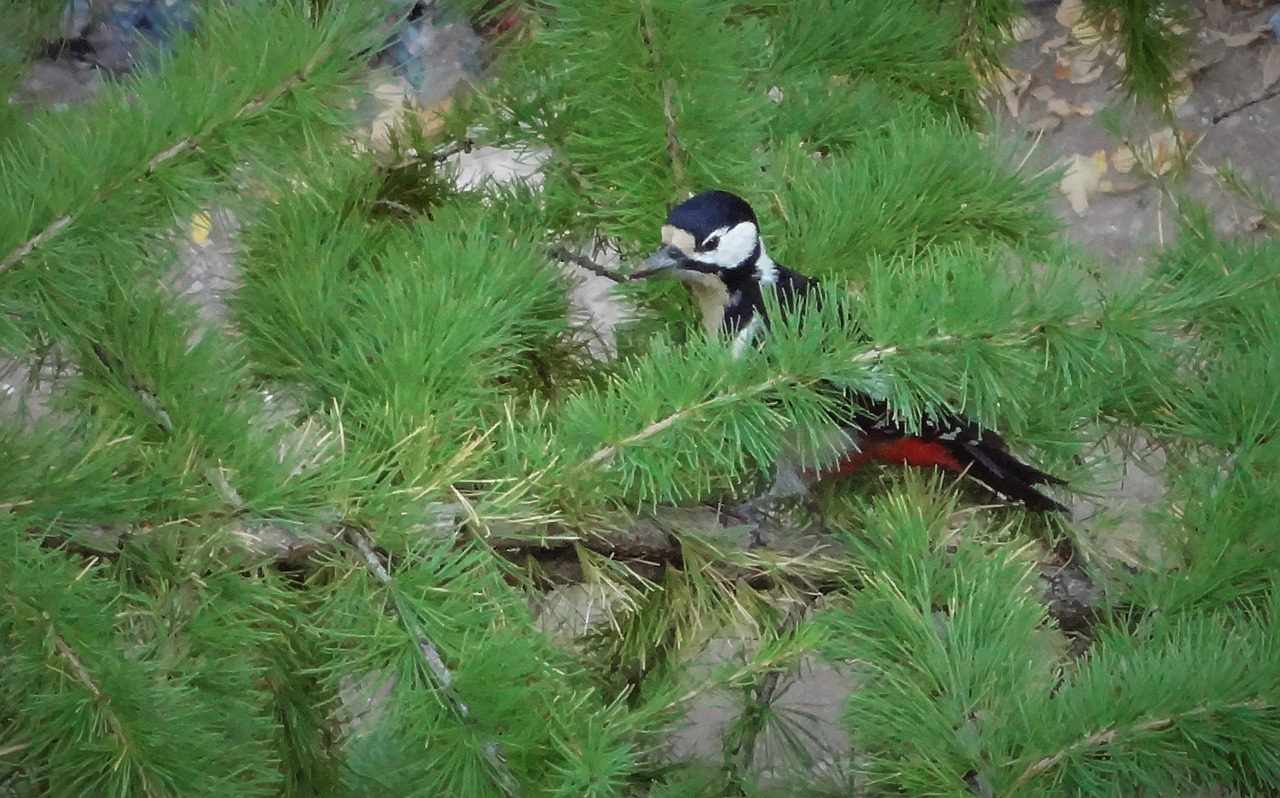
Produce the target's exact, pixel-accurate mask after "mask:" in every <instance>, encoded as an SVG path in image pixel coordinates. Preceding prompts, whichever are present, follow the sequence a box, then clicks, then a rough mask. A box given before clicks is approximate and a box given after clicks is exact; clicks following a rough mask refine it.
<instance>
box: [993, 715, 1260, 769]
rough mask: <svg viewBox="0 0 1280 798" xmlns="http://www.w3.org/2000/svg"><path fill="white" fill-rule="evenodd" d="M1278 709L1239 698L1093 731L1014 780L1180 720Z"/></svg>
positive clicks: (1163, 728) (1031, 765)
mask: <svg viewBox="0 0 1280 798" xmlns="http://www.w3.org/2000/svg"><path fill="white" fill-rule="evenodd" d="M1275 708H1276V706H1275V705H1274V704H1271V703H1269V702H1267V701H1262V700H1253V701H1237V702H1234V703H1230V704H1224V705H1221V706H1202V707H1197V708H1195V709H1192V710H1188V711H1186V712H1179V713H1177V714H1174V715H1168V716H1165V717H1162V718H1152V719H1151V720H1145V721H1141V722H1139V723H1133V724H1130V725H1128V726H1123V727H1112V728H1109V729H1103V730H1101V731H1097V732H1094V733H1093V734H1090V735H1088V736H1087V737H1084V738H1082V739H1080V740H1077V741H1076V742H1074V743H1071V744H1070V745H1067V746H1065V747H1064V748H1060V749H1059V750H1057V751H1055V752H1054V753H1053V754H1050V755H1049V756H1046V757H1043V758H1041V759H1038V760H1036V761H1035V762H1032V763H1031V764H1030V765H1028V766H1027V767H1026V768H1025V769H1024V770H1023V771H1022V773H1020V774H1019V775H1018V778H1017V779H1015V780H1014V782H1013V786H1014V788H1015V789H1017V788H1019V787H1023V786H1025V785H1026V784H1027V783H1028V782H1030V781H1032V780H1033V779H1035V778H1037V777H1038V776H1042V775H1044V774H1045V773H1046V772H1048V771H1050V770H1052V769H1053V768H1055V767H1057V766H1058V765H1060V764H1062V762H1063V761H1064V760H1066V759H1067V758H1069V757H1071V756H1074V755H1076V754H1078V753H1080V752H1082V751H1088V750H1089V749H1093V748H1101V747H1102V746H1105V745H1109V744H1110V743H1112V742H1114V741H1116V740H1122V741H1123V740H1124V739H1125V738H1127V737H1133V736H1137V735H1140V734H1143V733H1144V732H1153V731H1163V730H1165V729H1169V728H1172V727H1173V725H1174V724H1176V723H1178V722H1179V721H1183V720H1194V719H1197V718H1202V717H1204V716H1206V715H1213V714H1216V713H1219V712H1230V711H1232V710H1238V709H1247V710H1255V711H1258V712H1264V711H1267V710H1272V709H1275Z"/></svg>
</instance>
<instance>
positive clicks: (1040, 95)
mask: <svg viewBox="0 0 1280 798" xmlns="http://www.w3.org/2000/svg"><path fill="white" fill-rule="evenodd" d="M1031 96H1032V97H1035V98H1036V99H1037V100H1039V101H1040V102H1042V103H1046V102H1049V101H1050V100H1052V99H1053V89H1051V88H1049V87H1048V86H1036V87H1035V88H1034V89H1032V90H1031Z"/></svg>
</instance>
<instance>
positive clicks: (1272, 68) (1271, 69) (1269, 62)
mask: <svg viewBox="0 0 1280 798" xmlns="http://www.w3.org/2000/svg"><path fill="white" fill-rule="evenodd" d="M1277 80H1280V44H1273V45H1271V49H1270V50H1268V51H1267V57H1266V58H1264V59H1262V90H1263V91H1266V90H1267V89H1269V88H1271V84H1272V83H1275V82H1276V81H1277Z"/></svg>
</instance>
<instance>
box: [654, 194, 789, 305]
mask: <svg viewBox="0 0 1280 798" xmlns="http://www.w3.org/2000/svg"><path fill="white" fill-rule="evenodd" d="M771 265H772V264H771V263H770V262H769V260H768V258H766V257H764V247H763V245H762V244H761V243H760V231H759V228H758V227H757V225H756V214H755V211H753V210H751V206H750V205H748V204H747V201H746V200H744V199H742V198H741V197H739V196H737V195H736V194H730V193H729V192H728V191H708V192H706V193H705V194H699V195H698V196H696V197H692V198H690V199H687V200H685V201H684V202H682V203H680V204H679V205H677V206H676V207H674V208H672V209H671V213H669V214H667V223H666V224H665V225H663V226H662V246H661V247H660V248H659V249H658V251H657V252H655V253H654V254H653V256H652V257H651V258H649V262H648V264H646V268H644V269H643V270H641V271H639V272H636V273H635V274H634V275H633V277H634V278H637V279H638V278H642V277H650V276H653V275H655V274H658V273H660V272H666V271H674V272H675V274H676V276H678V277H680V278H681V279H682V280H684V281H685V282H689V283H699V282H705V281H706V280H707V278H708V277H711V278H713V279H718V280H724V279H725V278H726V277H727V276H728V275H729V274H730V273H732V274H741V275H744V276H745V275H751V274H754V273H755V272H756V270H757V269H758V268H759V267H768V266H771Z"/></svg>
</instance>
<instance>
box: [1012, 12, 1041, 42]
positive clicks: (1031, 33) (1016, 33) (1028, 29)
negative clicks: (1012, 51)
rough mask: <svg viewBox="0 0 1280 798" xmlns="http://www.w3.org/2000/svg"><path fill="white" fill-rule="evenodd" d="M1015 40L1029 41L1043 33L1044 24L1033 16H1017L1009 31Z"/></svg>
mask: <svg viewBox="0 0 1280 798" xmlns="http://www.w3.org/2000/svg"><path fill="white" fill-rule="evenodd" d="M1009 35H1010V36H1012V37H1013V40H1014V41H1015V42H1029V41H1031V40H1032V39H1038V38H1040V37H1041V36H1043V35H1044V25H1042V24H1040V20H1038V19H1035V18H1034V17H1018V18H1017V19H1016V20H1014V22H1013V29H1012V30H1011V31H1010V32H1009Z"/></svg>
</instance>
